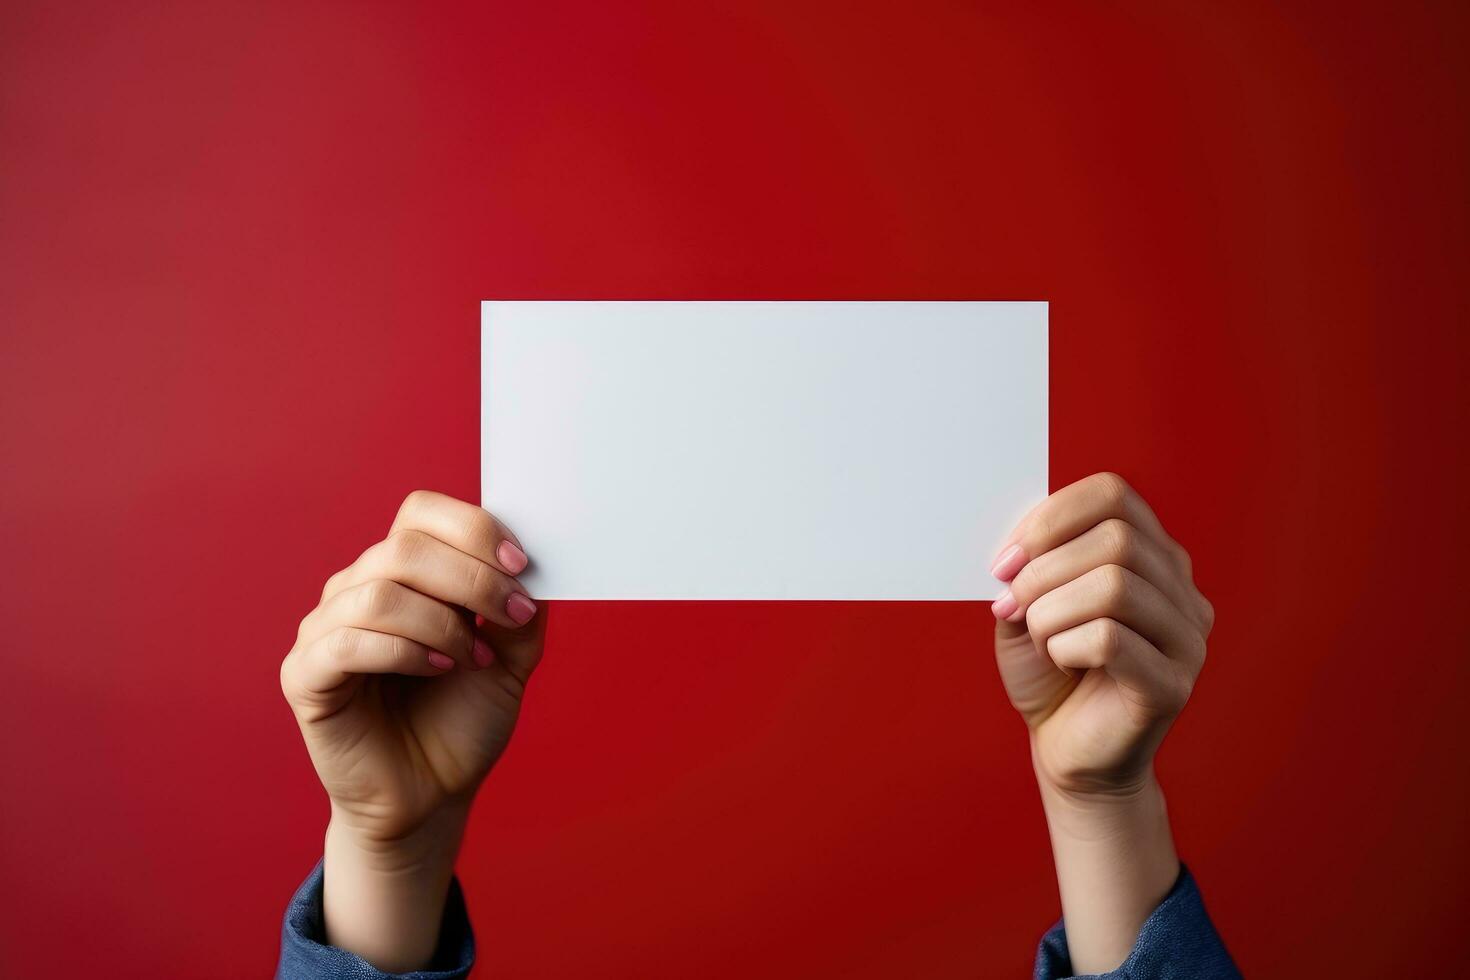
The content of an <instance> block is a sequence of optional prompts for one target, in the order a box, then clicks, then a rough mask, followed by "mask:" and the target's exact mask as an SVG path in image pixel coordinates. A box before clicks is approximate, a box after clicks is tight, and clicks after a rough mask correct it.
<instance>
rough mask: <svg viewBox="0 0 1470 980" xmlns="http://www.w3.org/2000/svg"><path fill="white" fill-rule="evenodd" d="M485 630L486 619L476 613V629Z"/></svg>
mask: <svg viewBox="0 0 1470 980" xmlns="http://www.w3.org/2000/svg"><path fill="white" fill-rule="evenodd" d="M484 628H485V617H484V616H481V615H480V614H479V613H475V629H484Z"/></svg>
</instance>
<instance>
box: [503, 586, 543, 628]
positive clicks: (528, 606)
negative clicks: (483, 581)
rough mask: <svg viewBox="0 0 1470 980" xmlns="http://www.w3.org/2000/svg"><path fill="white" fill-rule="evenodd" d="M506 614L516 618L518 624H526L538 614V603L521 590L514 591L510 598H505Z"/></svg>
mask: <svg viewBox="0 0 1470 980" xmlns="http://www.w3.org/2000/svg"><path fill="white" fill-rule="evenodd" d="M505 614H506V615H507V616H509V617H510V618H511V619H513V620H515V623H516V625H517V626H525V625H526V624H527V623H529V622H530V621H531V617H532V616H534V615H536V603H534V602H532V601H531V600H530V599H527V598H526V597H525V596H523V595H521V594H520V593H519V592H512V593H511V595H510V598H509V599H507V600H505Z"/></svg>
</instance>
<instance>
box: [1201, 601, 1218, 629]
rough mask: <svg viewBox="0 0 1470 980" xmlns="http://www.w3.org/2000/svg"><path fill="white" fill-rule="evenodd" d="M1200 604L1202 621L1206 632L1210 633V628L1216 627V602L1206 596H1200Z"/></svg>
mask: <svg viewBox="0 0 1470 980" xmlns="http://www.w3.org/2000/svg"><path fill="white" fill-rule="evenodd" d="M1199 605H1200V613H1199V615H1200V623H1201V624H1202V625H1203V626H1204V628H1205V633H1206V634H1208V633H1209V632H1210V630H1212V629H1214V628H1215V604H1214V603H1212V602H1211V601H1210V600H1208V599H1206V598H1205V597H1204V596H1200V597H1199Z"/></svg>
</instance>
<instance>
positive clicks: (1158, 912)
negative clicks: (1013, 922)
mask: <svg viewBox="0 0 1470 980" xmlns="http://www.w3.org/2000/svg"><path fill="white" fill-rule="evenodd" d="M1065 925H1066V923H1065V922H1058V923H1057V924H1056V925H1054V926H1052V927H1051V931H1049V932H1048V933H1047V934H1046V935H1045V936H1043V937H1042V938H1041V947H1040V948H1039V949H1037V951H1036V973H1035V977H1036V980H1058V978H1061V977H1070V976H1072V975H1073V974H1072V958H1071V956H1070V955H1069V954H1068V952H1067V933H1066V931H1065V929H1064V928H1063V927H1064V926H1065ZM1090 976H1095V977H1102V978H1104V980H1239V978H1240V971H1239V970H1238V969H1236V967H1235V961H1233V960H1232V959H1231V958H1230V954H1229V953H1228V952H1227V951H1226V950H1225V944H1224V943H1223V942H1221V941H1220V935H1219V933H1217V932H1215V926H1214V924H1213V923H1211V922H1210V917H1209V915H1208V914H1207V913H1206V912H1205V902H1204V899H1203V898H1202V897H1200V893H1199V888H1198V887H1197V886H1196V885H1195V883H1194V877H1193V876H1192V875H1190V873H1189V869H1188V868H1184V867H1181V868H1180V869H1179V880H1178V881H1176V882H1175V883H1174V887H1173V889H1172V890H1171V891H1170V892H1169V894H1168V895H1165V896H1164V900H1163V901H1162V902H1160V903H1159V907H1158V908H1156V909H1154V911H1153V914H1152V915H1150V916H1149V917H1148V919H1147V921H1145V922H1144V923H1143V928H1142V929H1140V930H1139V932H1138V942H1136V943H1134V944H1133V952H1131V953H1129V954H1128V958H1127V959H1126V960H1124V961H1123V965H1122V966H1120V967H1118V968H1117V969H1116V970H1113V971H1111V972H1110V973H1099V974H1090Z"/></svg>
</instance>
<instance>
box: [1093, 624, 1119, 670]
mask: <svg viewBox="0 0 1470 980" xmlns="http://www.w3.org/2000/svg"><path fill="white" fill-rule="evenodd" d="M1092 643H1093V647H1094V648H1095V650H1096V651H1097V659H1098V660H1099V661H1100V662H1101V663H1103V664H1110V663H1112V662H1113V661H1114V660H1116V659H1117V658H1118V654H1119V652H1120V651H1122V649H1123V624H1121V623H1119V622H1118V621H1117V620H1116V619H1112V618H1110V617H1107V616H1104V617H1103V618H1102V619H1097V620H1094V621H1093V627H1092Z"/></svg>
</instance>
